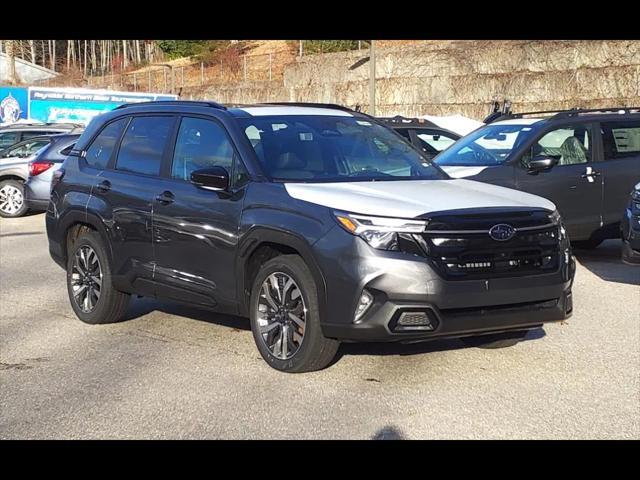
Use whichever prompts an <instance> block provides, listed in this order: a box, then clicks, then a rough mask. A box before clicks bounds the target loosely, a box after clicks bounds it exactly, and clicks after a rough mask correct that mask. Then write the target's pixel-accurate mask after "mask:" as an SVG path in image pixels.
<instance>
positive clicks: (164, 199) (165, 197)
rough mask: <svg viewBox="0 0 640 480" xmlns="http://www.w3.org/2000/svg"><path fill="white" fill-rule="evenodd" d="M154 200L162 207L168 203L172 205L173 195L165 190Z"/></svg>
mask: <svg viewBox="0 0 640 480" xmlns="http://www.w3.org/2000/svg"><path fill="white" fill-rule="evenodd" d="M156 200H157V201H158V202H160V203H161V204H163V205H169V204H170V203H173V201H174V200H175V197H174V196H173V193H171V192H170V191H168V190H167V191H164V192H162V193H161V194H160V195H157V196H156Z"/></svg>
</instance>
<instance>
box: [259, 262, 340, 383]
mask: <svg viewBox="0 0 640 480" xmlns="http://www.w3.org/2000/svg"><path fill="white" fill-rule="evenodd" d="M291 316H293V317H294V318H293V319H291ZM250 318H251V331H252V332H253V338H254V340H255V342H256V346H257V347H258V351H259V352H260V354H261V355H262V358H264V359H265V361H266V362H267V363H268V364H269V365H270V366H271V367H273V368H275V369H276V370H280V371H282V372H289V373H300V372H311V371H314V370H321V369H323V368H324V367H326V366H327V365H329V363H331V360H333V358H334V357H335V355H336V352H337V351H338V347H339V346H340V342H338V341H337V340H333V339H330V338H326V337H325V336H324V335H323V334H322V329H321V327H320V308H319V302H318V287H317V285H316V282H315V280H314V278H313V276H312V275H311V271H310V270H309V268H308V267H307V265H306V264H305V262H304V260H302V258H300V257H299V256H298V255H283V256H279V257H275V258H272V259H271V260H269V261H267V262H265V264H264V265H262V267H261V268H260V270H259V271H258V274H257V275H256V278H255V281H254V282H253V286H252V288H251V300H250ZM278 342H279V343H278Z"/></svg>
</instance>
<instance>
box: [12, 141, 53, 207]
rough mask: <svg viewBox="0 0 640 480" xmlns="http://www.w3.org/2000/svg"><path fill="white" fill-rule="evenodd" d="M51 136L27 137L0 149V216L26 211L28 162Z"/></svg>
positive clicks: (45, 144)
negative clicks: (25, 187)
mask: <svg viewBox="0 0 640 480" xmlns="http://www.w3.org/2000/svg"><path fill="white" fill-rule="evenodd" d="M51 138H52V137H51V136H43V137H33V138H29V139H28V140H24V141H22V142H18V143H16V144H15V145H12V146H11V147H9V148H6V149H4V150H1V151H0V216H2V217H20V216H22V215H24V214H25V213H26V212H27V205H26V204H25V202H24V182H26V181H27V179H28V178H29V162H30V161H31V159H32V158H33V157H34V156H35V154H36V153H37V152H38V150H40V149H42V148H44V147H46V146H47V145H49V143H51V141H52V140H51Z"/></svg>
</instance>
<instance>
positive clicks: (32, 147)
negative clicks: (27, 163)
mask: <svg viewBox="0 0 640 480" xmlns="http://www.w3.org/2000/svg"><path fill="white" fill-rule="evenodd" d="M46 145H49V141H48V140H33V141H28V142H27V141H25V142H22V143H21V144H20V146H18V147H15V148H12V149H11V150H10V151H9V156H10V157H19V158H25V157H28V156H31V155H33V154H34V153H36V152H37V151H38V150H40V149H41V148H42V147H44V146H46Z"/></svg>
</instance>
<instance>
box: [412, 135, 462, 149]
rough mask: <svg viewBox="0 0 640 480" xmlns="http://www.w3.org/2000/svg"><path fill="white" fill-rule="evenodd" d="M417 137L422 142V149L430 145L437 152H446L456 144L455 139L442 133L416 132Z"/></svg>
mask: <svg viewBox="0 0 640 480" xmlns="http://www.w3.org/2000/svg"><path fill="white" fill-rule="evenodd" d="M416 136H417V137H418V139H419V140H420V142H422V143H421V145H420V146H421V147H426V146H427V145H428V146H429V147H431V148H432V149H433V150H435V151H436V152H441V151H443V150H446V149H447V148H449V147H450V146H451V145H453V144H454V143H455V139H453V138H451V137H448V136H446V135H443V134H441V133H430V132H425V131H422V132H421V131H416Z"/></svg>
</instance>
